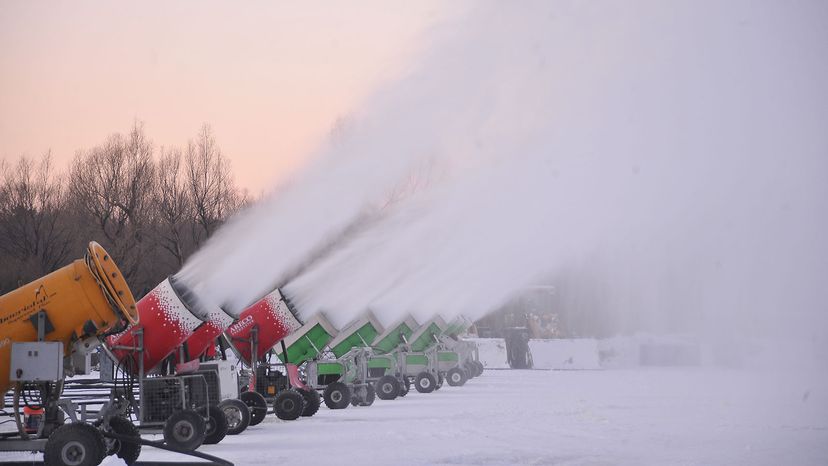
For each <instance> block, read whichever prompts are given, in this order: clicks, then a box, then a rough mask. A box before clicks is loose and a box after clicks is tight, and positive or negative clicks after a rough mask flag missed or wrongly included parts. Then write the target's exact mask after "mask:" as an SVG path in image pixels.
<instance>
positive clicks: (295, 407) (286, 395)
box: [273, 390, 305, 421]
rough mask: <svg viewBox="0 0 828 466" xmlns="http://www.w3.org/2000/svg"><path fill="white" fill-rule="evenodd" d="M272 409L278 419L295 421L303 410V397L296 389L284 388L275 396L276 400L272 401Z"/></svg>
mask: <svg viewBox="0 0 828 466" xmlns="http://www.w3.org/2000/svg"><path fill="white" fill-rule="evenodd" d="M273 409H274V410H275V411H276V417H278V418H279V419H281V420H283V421H295V420H296V419H299V416H301V415H302V412H303V411H304V410H305V397H303V396H302V394H301V393H299V392H297V391H296V390H285V391H283V392H282V393H280V394H278V395H277V396H276V400H274V401H273Z"/></svg>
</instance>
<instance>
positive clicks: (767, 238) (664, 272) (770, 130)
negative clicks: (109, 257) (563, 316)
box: [180, 1, 828, 361]
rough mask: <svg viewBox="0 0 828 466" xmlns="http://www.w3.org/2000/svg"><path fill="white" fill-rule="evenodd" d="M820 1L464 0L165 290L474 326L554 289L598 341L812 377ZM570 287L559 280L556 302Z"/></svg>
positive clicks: (822, 51) (818, 273)
mask: <svg viewBox="0 0 828 466" xmlns="http://www.w3.org/2000/svg"><path fill="white" fill-rule="evenodd" d="M827 21H828V6H827V5H826V4H825V3H824V2H821V1H801V2H794V3H789V2H781V1H761V2H753V1H730V2H713V1H710V2H706V1H702V2H699V1H675V2H656V1H634V2H615V3H613V2H610V3H582V2H521V3H502V2H496V3H475V4H474V5H472V6H469V7H468V11H467V13H466V14H465V15H463V17H462V19H459V20H453V21H450V22H446V23H445V24H442V25H441V26H440V27H437V28H435V29H433V30H430V31H429V33H428V35H427V37H425V38H424V43H425V45H424V46H423V50H422V51H421V53H420V55H419V56H416V57H412V58H411V65H410V68H409V69H408V71H407V72H406V74H405V75H403V76H401V77H400V78H399V79H398V80H396V81H393V82H389V83H386V84H385V85H384V86H382V87H381V88H379V89H377V90H376V92H375V93H374V94H373V96H372V97H371V98H369V99H367V100H366V101H365V102H364V103H363V105H362V106H360V107H358V108H355V109H354V111H353V113H352V114H351V115H349V117H348V118H347V119H346V120H345V121H346V122H347V123H346V124H344V125H341V127H340V128H339V129H338V131H337V132H336V134H335V136H336V137H333V138H331V140H330V141H328V142H327V143H325V144H324V145H322V146H321V147H320V149H319V151H318V152H317V153H316V154H315V155H314V156H313V157H312V158H311V161H310V162H308V163H307V165H306V166H305V167H304V168H303V169H302V170H300V171H299V172H298V173H296V175H295V176H294V177H293V178H292V180H291V181H290V182H289V183H288V184H286V185H284V186H281V187H279V188H278V189H276V190H274V192H273V193H272V194H271V195H270V196H269V197H268V198H266V199H265V200H263V201H261V202H260V203H258V204H257V205H255V206H254V207H252V208H251V209H249V210H248V211H246V212H244V213H242V214H241V215H239V216H238V217H237V218H235V219H234V220H233V221H231V222H230V223H228V224H227V225H226V226H225V227H224V228H222V229H221V230H220V231H219V232H218V234H216V236H215V237H214V238H213V239H212V240H211V241H210V242H209V243H208V244H207V245H206V246H205V247H204V248H203V249H202V250H201V251H200V252H198V253H197V254H196V255H194V257H193V258H192V259H191V260H190V261H189V262H188V263H187V264H186V265H185V268H184V269H183V270H182V272H181V273H180V275H181V277H182V278H184V279H185V280H187V281H188V282H189V283H190V284H191V285H192V286H193V287H194V288H196V289H197V290H198V291H199V292H200V293H201V294H202V296H203V297H204V299H207V300H209V301H212V302H215V303H218V304H222V305H224V306H225V307H227V308H228V310H230V311H231V312H239V311H241V310H242V309H244V307H245V306H246V305H248V304H250V303H251V302H253V301H255V300H256V299H258V298H259V297H261V296H263V295H264V294H266V293H267V292H269V291H270V290H272V289H273V288H275V287H276V286H282V287H283V289H284V291H285V292H286V294H287V295H288V296H290V297H291V299H292V300H293V301H294V304H296V307H297V309H298V310H299V312H300V314H301V315H302V317H304V318H307V317H310V316H311V315H313V314H314V313H316V312H319V311H325V312H326V313H327V314H328V316H329V317H330V318H331V319H332V320H333V322H334V324H335V325H342V324H344V323H345V322H347V321H349V320H350V319H352V318H353V317H355V316H356V315H358V314H359V313H361V312H363V311H365V310H366V309H371V310H373V311H374V312H375V314H376V315H377V316H378V317H379V318H380V320H382V321H383V322H384V323H390V322H391V321H394V320H396V319H397V318H399V317H400V316H402V315H404V314H405V313H407V312H413V313H414V315H415V316H416V317H419V318H421V319H423V318H427V317H429V316H431V315H433V314H434V313H438V312H439V313H440V314H442V315H443V316H444V317H451V316H452V315H455V314H459V313H463V314H466V315H468V316H470V317H472V318H479V317H481V316H483V315H485V314H486V313H488V312H491V311H492V310H494V309H496V308H497V307H498V306H500V305H502V304H503V303H504V302H505V301H506V300H508V299H509V298H510V297H511V296H513V295H514V294H515V293H517V292H519V291H520V290H521V289H523V288H524V287H526V286H529V285H532V284H536V283H539V282H544V283H549V282H551V284H552V285H558V286H559V292H560V293H564V295H563V296H561V301H562V302H564V303H570V304H571V306H572V308H571V309H569V310H568V312H583V313H590V314H591V315H593V316H594V318H595V319H596V320H600V322H601V323H600V328H601V331H602V332H609V333H612V332H630V331H650V332H669V333H693V334H697V335H700V336H703V337H705V338H711V339H713V340H715V341H718V342H725V341H736V340H740V339H754V338H762V339H768V338H785V339H786V340H787V339H792V340H796V341H797V342H799V343H801V344H802V345H803V346H804V347H807V349H805V350H803V351H806V352H807V354H808V355H809V356H814V355H815V356H817V357H818V358H819V359H820V361H824V360H825V358H826V357H828V356H826V353H828V343H826V341H828V340H826V336H825V335H824V332H825V329H826V328H828V325H826V324H828V318H826V315H828V313H826V304H825V303H826V292H825V286H824V285H823V282H824V280H825V278H826V277H828V246H827V245H826V240H825V238H826V237H828V215H826V214H828V131H826V128H828V86H826V84H825V83H827V82H828V60H826V58H825V57H826V56H828V28H825V24H828V22H827ZM562 285H566V286H562Z"/></svg>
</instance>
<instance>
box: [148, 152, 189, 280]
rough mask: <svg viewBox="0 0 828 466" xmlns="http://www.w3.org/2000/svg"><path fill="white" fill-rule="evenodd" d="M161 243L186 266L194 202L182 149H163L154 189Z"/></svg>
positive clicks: (159, 240)
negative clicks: (188, 183)
mask: <svg viewBox="0 0 828 466" xmlns="http://www.w3.org/2000/svg"><path fill="white" fill-rule="evenodd" d="M154 204H155V209H156V212H157V223H158V224H157V226H156V232H157V233H156V234H157V241H158V244H159V245H160V246H161V247H163V248H164V249H165V250H167V251H168V252H169V253H170V254H172V256H173V258H174V259H175V262H176V265H177V266H178V267H181V266H182V265H184V259H185V258H186V257H187V254H186V244H187V234H186V231H187V229H188V228H192V219H193V214H194V212H193V204H192V202H191V200H190V197H189V191H188V185H187V182H186V180H185V177H184V170H183V167H182V157H181V150H180V149H177V148H173V149H170V150H166V151H165V150H164V149H163V148H162V149H161V155H160V157H159V159H158V176H157V183H156V190H155V203H154Z"/></svg>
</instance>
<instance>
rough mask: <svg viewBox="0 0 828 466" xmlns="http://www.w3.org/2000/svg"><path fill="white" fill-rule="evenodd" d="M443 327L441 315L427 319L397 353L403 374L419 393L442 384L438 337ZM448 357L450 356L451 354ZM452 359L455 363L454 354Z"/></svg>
mask: <svg viewBox="0 0 828 466" xmlns="http://www.w3.org/2000/svg"><path fill="white" fill-rule="evenodd" d="M445 328H446V322H445V321H444V320H443V319H442V318H441V317H439V316H438V317H435V318H433V319H431V320H429V321H428V322H426V323H425V324H424V325H423V326H422V327H420V328H418V329H417V331H415V332H414V333H413V334H412V335H411V337H410V338H409V339H408V345H407V348H406V349H405V350H403V351H400V352H399V353H398V355H399V356H398V363H399V364H400V368H401V372H402V373H403V376H404V377H405V378H406V379H408V380H411V379H413V380H414V388H416V389H417V391H418V392H420V393H431V392H433V391H434V390H438V389H439V388H440V386H441V385H442V375H443V374H442V373H441V372H440V364H439V358H440V356H439V355H438V349H439V343H440V340H439V339H438V337H439V336H440V335H441V334H442V333H443V330H444V329H445ZM443 357H446V356H443ZM448 357H449V358H451V355H448ZM453 359H455V365H456V354H455V357H454V358H453ZM449 362H450V361H449Z"/></svg>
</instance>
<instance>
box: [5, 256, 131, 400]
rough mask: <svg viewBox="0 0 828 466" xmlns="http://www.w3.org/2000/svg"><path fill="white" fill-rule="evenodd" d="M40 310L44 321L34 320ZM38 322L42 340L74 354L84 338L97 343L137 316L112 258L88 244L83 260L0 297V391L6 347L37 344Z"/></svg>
mask: <svg viewBox="0 0 828 466" xmlns="http://www.w3.org/2000/svg"><path fill="white" fill-rule="evenodd" d="M41 312H42V313H43V314H45V316H44V317H45V318H43V319H38V315H39V314H40V313H41ZM38 320H40V321H41V322H42V329H43V335H42V336H43V339H44V340H45V341H50V342H60V343H62V344H63V349H64V355H66V356H68V355H70V354H71V353H72V352H74V351H76V350H78V347H77V345H76V343H90V342H89V339H90V338H91V339H93V340H98V339H101V338H104V337H105V336H106V335H108V334H110V333H111V332H113V331H119V330H121V329H123V328H125V327H126V326H127V325H129V324H135V323H137V322H138V312H137V310H136V304H135V298H133V296H132V292H131V291H130V290H129V286H128V285H127V283H126V280H124V277H123V275H121V271H120V270H119V269H118V266H117V265H115V262H114V261H113V260H112V257H110V256H109V254H108V253H107V252H106V250H105V249H104V248H103V247H102V246H101V245H100V244H98V243H96V242H94V241H93V242H90V243H89V246H88V247H87V250H86V256H85V258H84V259H78V260H76V261H74V262H72V263H71V264H69V265H67V266H65V267H63V268H60V269H58V270H56V271H54V272H52V273H50V274H48V275H46V276H44V277H41V278H39V279H37V280H35V281H33V282H31V283H28V284H26V285H23V286H21V287H20V288H17V289H16V290H14V291H10V292H9V293H6V294H4V295H3V296H0V392H5V391H6V390H8V389H9V387H10V382H9V379H10V374H9V366H10V364H11V361H10V358H11V347H12V343H16V342H21V343H22V342H35V341H38V339H39V335H38ZM91 343H97V342H96V341H93V342H91ZM94 346H97V345H94V344H85V345H83V348H84V351H88V350H89V349H90V348H92V347H94Z"/></svg>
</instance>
